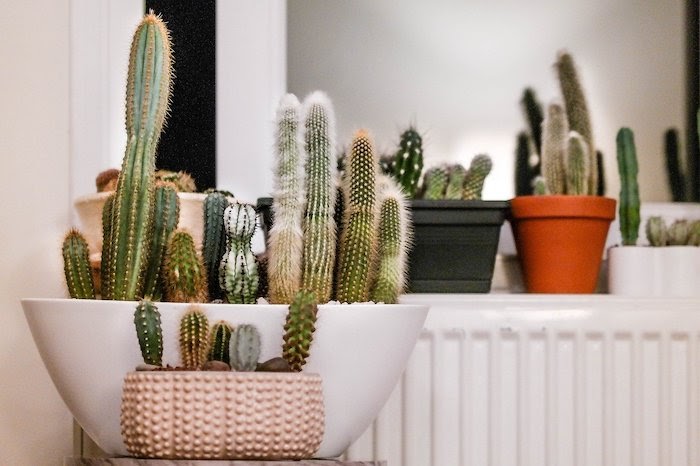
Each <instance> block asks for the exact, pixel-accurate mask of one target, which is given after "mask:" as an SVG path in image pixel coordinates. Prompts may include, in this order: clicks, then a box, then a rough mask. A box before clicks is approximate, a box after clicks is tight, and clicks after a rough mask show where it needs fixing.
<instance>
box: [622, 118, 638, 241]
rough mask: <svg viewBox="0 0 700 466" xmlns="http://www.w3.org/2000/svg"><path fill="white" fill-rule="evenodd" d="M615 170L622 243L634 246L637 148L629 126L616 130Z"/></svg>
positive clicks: (635, 239)
mask: <svg viewBox="0 0 700 466" xmlns="http://www.w3.org/2000/svg"><path fill="white" fill-rule="evenodd" d="M617 170H618V172H619V174H620V203H619V220H620V233H621V234H622V244H624V245H626V246H634V245H636V244H637V237H638V236H639V224H640V222H641V220H640V214H639V211H640V206H641V203H640V201H639V184H638V183H637V173H638V172H639V169H638V166H637V150H636V148H635V146H634V133H633V132H632V130H631V129H629V128H620V130H619V131H618V132H617Z"/></svg>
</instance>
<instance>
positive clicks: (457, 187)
mask: <svg viewBox="0 0 700 466" xmlns="http://www.w3.org/2000/svg"><path fill="white" fill-rule="evenodd" d="M466 178H467V170H466V169H465V168H464V167H463V166H461V165H459V164H457V165H452V166H451V167H450V170H449V175H448V177H447V188H445V199H453V200H454V199H462V194H463V190H464V182H465V180H466Z"/></svg>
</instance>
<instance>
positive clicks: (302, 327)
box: [282, 290, 318, 372]
mask: <svg viewBox="0 0 700 466" xmlns="http://www.w3.org/2000/svg"><path fill="white" fill-rule="evenodd" d="M317 312H318V307H317V305H316V296H315V293H314V292H313V291H306V290H301V291H299V292H298V293H297V294H296V296H294V300H293V301H292V303H291V304H290V306H289V312H288V313H287V320H286V322H285V324H284V338H283V339H284V343H283V345H282V357H283V358H284V359H285V361H287V363H288V364H289V367H290V368H291V369H292V371H295V372H300V371H301V368H302V366H303V365H304V364H306V358H308V357H309V349H310V348H311V342H312V341H313V337H314V330H316V313H317Z"/></svg>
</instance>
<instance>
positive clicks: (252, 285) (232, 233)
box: [219, 203, 276, 304]
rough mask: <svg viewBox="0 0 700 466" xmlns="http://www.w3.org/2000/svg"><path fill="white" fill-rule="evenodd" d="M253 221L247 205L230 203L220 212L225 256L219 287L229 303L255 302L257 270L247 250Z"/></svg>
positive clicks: (254, 224) (252, 211)
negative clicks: (221, 214)
mask: <svg viewBox="0 0 700 466" xmlns="http://www.w3.org/2000/svg"><path fill="white" fill-rule="evenodd" d="M256 219H257V217H256V213H255V209H254V208H253V206H251V205H249V204H238V203H234V204H231V205H230V206H228V207H226V210H225V211H224V224H225V225H226V253H225V254H224V258H223V259H222V260H221V266H220V267H219V284H220V285H221V289H222V290H224V293H225V294H226V299H227V300H228V302H229V303H237V304H253V303H255V299H256V298H257V292H258V282H259V278H258V267H257V264H256V262H255V256H254V255H253V251H252V249H251V241H252V239H253V234H254V233H255V227H256ZM275 222H276V219H275Z"/></svg>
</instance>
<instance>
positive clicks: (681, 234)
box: [668, 219, 690, 246]
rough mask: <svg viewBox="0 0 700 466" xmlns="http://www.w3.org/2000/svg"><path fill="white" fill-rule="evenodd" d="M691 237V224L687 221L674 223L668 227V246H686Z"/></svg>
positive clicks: (681, 220) (682, 220)
mask: <svg viewBox="0 0 700 466" xmlns="http://www.w3.org/2000/svg"><path fill="white" fill-rule="evenodd" d="M689 235H690V223H688V221H687V220H685V219H680V220H676V221H674V222H673V223H672V224H671V225H669V227H668V245H669V246H685V245H686V244H688V236H689Z"/></svg>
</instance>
